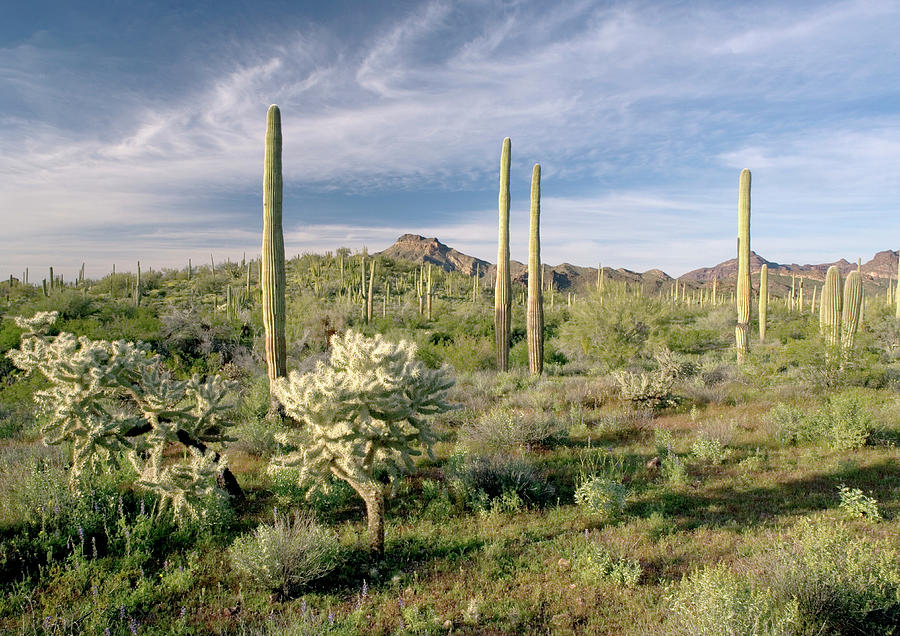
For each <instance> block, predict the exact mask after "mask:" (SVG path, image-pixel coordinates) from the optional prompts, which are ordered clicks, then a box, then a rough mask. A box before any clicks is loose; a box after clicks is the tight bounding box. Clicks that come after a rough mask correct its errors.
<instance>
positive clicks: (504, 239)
mask: <svg viewBox="0 0 900 636" xmlns="http://www.w3.org/2000/svg"><path fill="white" fill-rule="evenodd" d="M510 153H511V149H510V141H509V137H507V138H506V139H504V140H503V148H502V150H501V151H500V198H499V208H500V227H499V229H498V232H497V280H496V284H495V287H494V345H495V351H496V356H497V371H508V370H509V329H510V318H511V316H510V305H511V299H510V295H509V285H510V279H509V163H510ZM475 267H476V268H477V267H478V266H477V265H476V266H475ZM477 282H478V272H477V269H476V272H475V285H477ZM472 297H473V298H472V300H473V302H474V297H475V287H473V291H472Z"/></svg>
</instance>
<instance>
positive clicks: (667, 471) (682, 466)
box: [660, 453, 688, 488]
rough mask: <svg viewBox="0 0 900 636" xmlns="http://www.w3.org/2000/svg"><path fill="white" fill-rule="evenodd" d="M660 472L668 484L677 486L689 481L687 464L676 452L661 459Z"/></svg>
mask: <svg viewBox="0 0 900 636" xmlns="http://www.w3.org/2000/svg"><path fill="white" fill-rule="evenodd" d="M660 474H661V475H662V477H663V479H664V480H665V482H666V483H667V484H669V485H670V486H674V487H676V488H678V487H680V486H684V485H685V484H687V483H688V473H687V464H686V463H685V461H684V460H683V459H682V458H680V457H679V456H678V455H676V454H675V453H666V455H665V456H664V457H662V458H661V459H660Z"/></svg>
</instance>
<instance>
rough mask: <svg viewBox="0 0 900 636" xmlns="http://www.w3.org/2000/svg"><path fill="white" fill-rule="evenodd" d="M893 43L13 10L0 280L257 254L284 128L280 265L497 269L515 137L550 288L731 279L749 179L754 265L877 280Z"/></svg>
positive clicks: (894, 236) (767, 7) (671, 12)
mask: <svg viewBox="0 0 900 636" xmlns="http://www.w3.org/2000/svg"><path fill="white" fill-rule="evenodd" d="M326 4H327V6H324V5H326ZM182 5H189V8H184V7H183V6H182ZM557 5H558V6H557ZM898 32H900V4H898V3H896V2H894V1H889V0H884V1H881V0H872V1H859V2H853V1H849V2H809V3H805V2H789V3H785V2H771V3H767V2H759V3H753V4H752V6H750V5H742V4H735V3H730V2H728V3H726V2H721V3H720V2H709V3H693V2H692V3H684V2H577V1H573V2H565V3H550V2H526V1H521V2H520V1H496V2H492V1H488V0H468V1H467V0H460V1H457V2H437V1H434V2H428V1H425V2H412V1H406V2H393V3H391V6H390V7H388V6H387V3H374V2H349V1H343V2H341V1H332V2H330V3H323V2H287V1H284V2H279V1H275V0H271V1H266V0H260V1H257V2H254V3H252V5H251V3H249V2H246V3H245V2H236V1H231V2H229V1H216V2H213V1H212V0H204V1H202V2H192V3H178V2H174V1H168V2H159V1H155V0H148V1H143V2H137V1H134V2H125V1H118V2H113V1H108V2H98V1H94V2H92V1H81V2H65V1H63V0H59V1H58V2H47V1H42V0H34V1H30V2H7V3H4V7H3V18H2V20H0V217H2V218H0V220H2V224H3V228H4V232H3V235H2V238H0V275H4V276H5V275H8V274H9V273H13V274H15V275H21V272H22V271H23V270H24V268H25V267H29V268H30V269H31V271H34V272H43V271H45V270H46V267H47V266H48V265H54V266H55V267H56V268H57V271H61V272H62V273H63V274H64V275H65V276H66V277H67V278H69V277H71V276H72V275H73V274H74V273H75V271H76V270H77V269H78V267H80V264H81V262H82V261H84V262H86V264H87V272H88V273H89V274H90V275H95V276H97V275H102V274H105V273H106V272H108V271H109V270H110V268H111V267H112V264H113V263H115V264H116V265H117V269H118V270H127V269H133V268H134V263H135V262H136V261H137V260H140V261H141V262H142V264H146V265H149V266H154V267H171V266H183V265H184V264H185V263H186V262H187V259H188V258H192V259H193V260H194V262H198V263H199V262H207V261H208V259H209V254H210V253H212V254H214V256H215V258H216V260H217V261H218V260H224V259H225V258H226V257H228V258H231V259H235V258H238V259H239V258H240V257H241V255H242V254H243V253H244V252H246V253H247V255H248V256H253V255H255V254H257V253H258V251H259V245H260V243H261V236H260V232H261V225H262V220H261V218H262V215H261V208H262V202H261V182H262V157H263V142H264V132H265V115H266V109H267V107H268V105H269V104H271V103H277V104H279V106H280V107H281V110H282V119H283V130H284V176H285V194H284V226H285V243H286V251H287V253H288V254H289V255H293V254H299V253H302V252H306V251H316V252H321V251H324V250H328V249H335V248H337V247H340V246H348V247H351V248H361V247H362V246H363V245H365V246H367V247H368V248H369V250H370V251H373V250H380V249H383V248H385V247H387V246H388V245H390V244H391V243H392V242H393V241H394V240H395V239H396V238H397V237H398V236H399V235H400V234H402V233H404V232H414V233H418V234H423V235H426V236H437V237H438V238H439V239H441V240H442V241H443V242H445V243H447V244H449V245H451V246H453V247H456V248H457V249H460V250H462V251H464V252H467V253H469V254H472V255H475V256H479V257H481V258H485V259H487V260H490V261H494V260H496V225H497V191H498V170H499V155H500V144H501V141H502V139H503V137H506V136H509V137H511V139H512V158H513V159H512V218H511V237H512V257H513V258H515V259H519V260H524V259H525V257H526V254H527V250H526V247H527V246H526V242H527V233H528V205H529V199H528V192H529V187H530V178H531V166H532V165H533V164H534V163H536V162H537V163H541V165H542V174H543V179H542V194H543V198H542V233H541V235H542V256H543V260H544V261H545V262H548V263H551V264H556V263H560V262H563V261H567V262H572V263H575V264H579V265H586V266H596V264H597V262H598V261H599V262H602V263H603V264H604V265H608V266H613V267H627V268H629V269H634V270H639V271H643V270H646V269H649V268H652V267H661V268H662V269H664V270H666V271H667V272H669V273H670V274H673V275H678V274H681V273H684V272H685V271H688V270H690V269H693V268H695V267H700V266H706V265H712V264H715V263H717V262H720V261H722V260H725V259H727V258H731V257H733V251H734V244H735V241H734V236H735V234H736V225H737V220H736V208H737V183H738V175H739V172H740V170H741V168H744V167H746V168H749V169H750V170H751V171H752V173H753V194H752V201H753V205H752V226H751V246H752V248H753V249H754V250H755V251H757V252H758V253H760V254H761V255H763V256H764V257H766V258H769V259H771V260H775V261H778V262H786V263H790V262H799V263H807V262H825V261H831V260H836V259H838V258H841V257H845V258H848V259H851V260H855V259H856V258H857V257H862V258H863V259H864V260H867V259H868V258H870V257H871V256H872V254H873V253H874V252H875V251H878V250H883V249H897V248H898V247H900V38H897V35H896V34H897V33H898ZM32 276H33V277H34V275H32Z"/></svg>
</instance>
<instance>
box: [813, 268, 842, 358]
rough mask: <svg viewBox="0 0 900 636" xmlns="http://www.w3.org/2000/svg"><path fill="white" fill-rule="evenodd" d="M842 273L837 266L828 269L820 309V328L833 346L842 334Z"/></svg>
mask: <svg viewBox="0 0 900 636" xmlns="http://www.w3.org/2000/svg"><path fill="white" fill-rule="evenodd" d="M841 300H842V298H841V272H840V271H839V270H838V268H837V266H836V265H832V266H831V267H829V268H828V272H827V273H826V274H825V286H824V287H822V299H821V301H820V305H821V308H820V309H819V328H820V330H821V331H822V334H823V335H824V336H825V337H826V338H827V339H828V343H829V344H831V345H837V344H838V342H839V340H840V332H841V306H842V303H841Z"/></svg>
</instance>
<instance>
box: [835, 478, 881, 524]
mask: <svg viewBox="0 0 900 636" xmlns="http://www.w3.org/2000/svg"><path fill="white" fill-rule="evenodd" d="M838 496H839V497H840V499H841V503H840V506H839V507H840V509H841V512H843V513H844V515H846V516H847V517H850V518H852V519H858V518H862V519H866V520H868V521H881V511H879V510H878V501H876V500H875V498H873V497H867V496H866V495H864V494H863V492H862V490H860V489H859V488H849V487H847V486H845V485H844V484H841V487H840V488H839V489H838Z"/></svg>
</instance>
